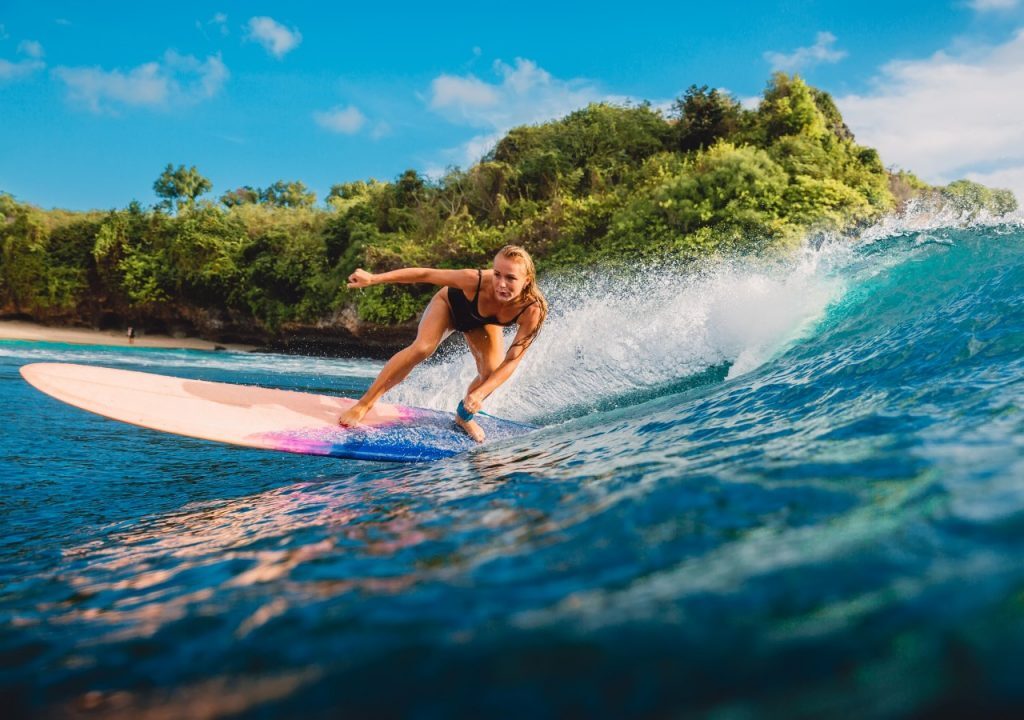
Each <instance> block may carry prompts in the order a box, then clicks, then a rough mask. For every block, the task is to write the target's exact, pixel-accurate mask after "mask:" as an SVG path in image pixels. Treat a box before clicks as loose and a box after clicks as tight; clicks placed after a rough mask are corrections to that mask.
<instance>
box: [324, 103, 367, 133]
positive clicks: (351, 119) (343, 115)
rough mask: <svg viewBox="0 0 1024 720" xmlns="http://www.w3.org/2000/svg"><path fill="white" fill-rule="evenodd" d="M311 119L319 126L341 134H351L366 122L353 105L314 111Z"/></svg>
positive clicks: (364, 117)
mask: <svg viewBox="0 0 1024 720" xmlns="http://www.w3.org/2000/svg"><path fill="white" fill-rule="evenodd" d="M313 119H314V120H315V121H316V124H317V125H319V126H320V127H322V128H324V129H326V130H330V131H331V132H336V133H342V134H343V135H353V134H355V133H357V132H359V131H360V130H361V129H362V127H363V125H365V124H366V116H365V115H363V114H362V113H361V112H359V108H357V107H355V106H354V105H349V106H348V107H347V108H340V107H336V108H333V109H332V110H327V111H326V112H315V113H313Z"/></svg>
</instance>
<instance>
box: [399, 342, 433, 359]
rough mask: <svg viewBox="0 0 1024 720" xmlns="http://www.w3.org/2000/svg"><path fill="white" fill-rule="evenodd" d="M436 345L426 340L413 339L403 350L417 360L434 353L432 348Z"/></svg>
mask: <svg viewBox="0 0 1024 720" xmlns="http://www.w3.org/2000/svg"><path fill="white" fill-rule="evenodd" d="M436 348H437V345H436V344H434V343H431V342H429V341H426V340H415V341H413V343H412V344H411V345H410V346H409V347H407V348H406V349H405V350H406V352H407V353H409V354H410V355H411V356H412V357H414V358H416V361H417V362H420V361H422V360H426V359H427V358H428V357H430V356H431V355H433V354H434V350H435V349H436Z"/></svg>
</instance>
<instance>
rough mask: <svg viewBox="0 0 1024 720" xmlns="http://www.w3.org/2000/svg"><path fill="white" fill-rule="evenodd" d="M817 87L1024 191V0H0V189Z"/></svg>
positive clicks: (941, 178)
mask: <svg viewBox="0 0 1024 720" xmlns="http://www.w3.org/2000/svg"><path fill="white" fill-rule="evenodd" d="M774 69H783V70H786V71H790V72H799V73H800V74H801V75H803V76H804V77H805V78H807V80H808V81H809V82H811V83H812V84H814V85H816V86H818V87H821V88H823V89H825V90H828V91H829V92H831V93H832V94H833V96H834V97H835V98H836V100H837V102H838V103H839V106H840V109H841V110H842V111H843V113H844V115H845V117H846V118H847V121H848V123H849V125H850V126H851V128H852V129H853V131H854V132H855V133H856V135H857V137H858V140H860V141H861V142H863V143H865V144H868V145H872V146H875V147H877V148H878V149H879V150H880V151H881V153H882V158H883V160H884V161H885V162H886V163H887V164H890V165H897V166H900V167H904V168H907V169H911V170H914V171H915V172H917V173H918V174H920V175H921V176H922V177H924V178H925V179H928V180H930V181H932V182H946V181H949V180H951V179H955V178H957V177H965V176H966V177H971V178H972V179H977V180H980V181H982V182H987V183H992V184H995V185H997V186H1001V187H1011V188H1013V189H1014V190H1016V192H1017V193H1018V196H1019V197H1020V198H1021V199H1022V200H1024V122H1022V121H1021V119H1022V118H1024V95H1022V94H1021V92H1020V88H1021V87H1024V1H1022V0H957V1H955V2H949V1H946V0H929V1H927V2H926V1H924V0H921V1H918V0H906V1H900V0H889V1H888V2H874V1H872V0H865V1H863V2H860V3H836V2H812V1H810V0H792V1H790V2H729V1H728V0H723V1H722V2H718V3H706V2H673V3H651V4H643V3H635V4H630V3H623V2H618V3H607V4H606V3H601V2H590V3H573V4H564V3H552V2H532V1H531V0H525V1H518V2H516V3H459V2H450V3H445V4H436V3H409V4H404V3H401V2H389V3H359V4H358V5H356V6H348V5H347V4H344V5H343V4H337V5H334V6H332V5H331V4H329V3H303V2H293V3H260V2H247V3H232V2H222V3H190V2H178V3H175V4H173V5H171V6H167V5H159V6H147V5H146V4H143V3H132V4H129V3H120V2H116V3H115V2H106V3H102V2H101V3H88V4H87V3H81V2H47V3H39V2H25V1H23V0H0V190H2V191H5V192H10V193H12V194H14V195H15V197H17V198H18V199H20V200H23V201H27V202H31V203H34V204H37V205H40V206H43V207H66V208H71V209H78V210H81V209H88V208H103V209H106V208H112V207H123V206H124V205H126V204H127V203H128V202H130V201H131V200H133V199H135V200H139V201H141V202H143V203H145V204H149V203H152V202H154V201H155V197H154V195H153V191H152V184H153V181H154V179H155V178H156V177H157V176H158V175H159V174H160V172H161V171H162V169H163V168H164V166H166V165H167V163H173V164H175V165H177V164H185V165H196V166H197V167H198V168H199V170H200V171H201V172H202V173H203V174H204V175H206V176H207V177H209V178H210V180H211V181H212V182H213V185H214V192H213V196H219V195H220V194H221V193H223V192H225V191H227V190H229V189H232V188H235V187H238V186H241V185H253V186H266V185H269V184H271V183H273V182H275V181H276V180H302V181H303V182H305V183H306V184H307V185H308V186H309V187H311V188H312V189H313V190H315V191H316V192H317V193H318V195H319V196H320V197H321V198H322V197H324V195H326V193H327V191H328V190H329V188H330V186H331V185H332V184H334V183H338V182H345V181H349V180H356V179H366V178H370V177H375V178H378V179H382V180H390V179H393V178H394V177H395V176H396V175H398V174H399V173H401V172H402V171H403V170H405V169H406V168H414V169H416V170H419V171H421V172H426V173H432V174H436V173H438V172H440V171H443V169H444V168H445V167H446V166H449V165H461V166H463V167H465V166H466V165H468V164H470V163H471V162H472V161H473V160H474V159H476V158H477V157H479V155H480V154H481V153H482V152H484V151H486V150H487V149H488V147H489V146H490V144H492V143H493V142H494V140H495V139H497V138H498V137H500V136H501V134H502V133H503V132H504V131H506V130H507V129H508V128H509V127H512V126H514V125H518V124H523V123H534V122H541V121H544V120H547V119H550V118H552V117H558V116H561V115H564V114H565V113H567V112H570V111H571V110H573V109H575V108H577V107H581V106H583V105H585V104H587V103H588V102H593V101H612V102H627V101H633V102H635V101H640V100H649V101H651V102H652V103H654V104H655V105H667V104H668V103H670V102H671V100H672V99H673V98H675V97H677V96H678V95H680V94H681V93H682V92H683V91H684V90H685V89H686V88H687V87H688V86H689V85H690V84H693V83H696V84H707V85H710V86H713V87H719V88H723V89H727V90H728V91H730V92H732V93H734V94H735V95H736V96H737V97H739V98H741V99H744V100H748V101H749V99H750V98H754V97H756V96H757V95H758V94H759V93H760V92H761V90H762V89H763V88H764V85H765V83H766V81H767V79H768V77H769V76H770V74H771V72H772V71H773V70H774Z"/></svg>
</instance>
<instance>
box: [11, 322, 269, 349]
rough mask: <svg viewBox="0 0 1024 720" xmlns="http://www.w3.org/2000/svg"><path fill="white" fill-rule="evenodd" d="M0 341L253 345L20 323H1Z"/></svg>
mask: <svg viewBox="0 0 1024 720" xmlns="http://www.w3.org/2000/svg"><path fill="white" fill-rule="evenodd" d="M0 340H29V341H32V342H54V343H72V344H76V345H114V346H124V347H127V346H128V345H132V347H144V348H165V349H175V350H217V349H224V350H232V351H234V352H249V351H251V350H255V349H256V346H254V345H239V344H235V343H214V342H210V341H209V340H200V339H199V338H191V337H182V338H177V337H171V336H170V335H154V334H142V333H141V332H140V333H136V336H135V342H134V343H129V342H128V337H127V336H126V335H125V333H123V332H121V331H118V330H89V329H86V328H54V327H47V326H45V325H39V324H37V323H32V322H26V321H23V320H0Z"/></svg>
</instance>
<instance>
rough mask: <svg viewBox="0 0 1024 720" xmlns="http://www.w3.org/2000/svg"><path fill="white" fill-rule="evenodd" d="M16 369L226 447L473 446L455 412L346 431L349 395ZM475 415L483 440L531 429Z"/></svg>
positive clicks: (91, 401)
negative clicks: (341, 423) (343, 416)
mask: <svg viewBox="0 0 1024 720" xmlns="http://www.w3.org/2000/svg"><path fill="white" fill-rule="evenodd" d="M21 375H22V377H24V378H25V380H27V381H28V382H29V383H30V384H31V385H32V386H34V387H35V388H36V389H38V390H41V391H42V392H44V393H46V394H47V395H50V396H52V397H55V398H57V399H58V400H60V401H62V402H65V403H67V404H69V405H74V406H75V407H78V408H81V409H82V410H88V411H89V412H93V413H96V414H98V415H102V416H104V417H108V418H112V419H114V420H120V421H122V422H126V423H131V424H132V425H139V426H141V427H144V428H149V429H151V430H159V431H162V432H167V433H174V434H176V435H186V436H188V437H193V438H200V439H202V440H213V441H215V442H221V443H228V444H231V445H242V446H245V447H252V448H262V449H265V450H279V451H284V452H291V453H301V454H304V455H329V456H331V457H340V458H354V459H359V460H386V461H397V462H423V461H430V460H439V459H441V458H445V457H450V456H452V455H455V454H457V453H460V452H463V451H465V450H468V449H470V448H473V447H478V444H477V443H476V442H474V441H473V440H472V439H471V438H470V437H469V436H467V435H466V434H465V433H464V432H462V431H461V430H460V429H459V428H458V427H457V426H456V425H455V418H454V415H453V414H451V413H446V412H440V411H438V410H427V409H425V408H415V407H405V406H402V405H387V404H383V403H378V404H377V405H376V406H375V407H374V408H373V410H371V411H370V412H369V413H368V414H367V416H366V418H365V420H364V424H363V425H362V426H360V427H358V428H344V427H340V426H339V425H338V424H337V421H338V417H340V416H341V414H342V413H343V412H344V411H345V410H347V409H348V408H349V407H351V406H352V405H353V404H354V403H355V400H353V399H351V398H342V397H332V396H329V395H315V394H311V393H303V392H295V391H292V390H277V389H273V388H265V387H258V386H252V385H238V384H233V383H222V382H210V381H208V380H189V379H187V378H180V377H172V376H169V375H157V374H154V373H145V372H137V371H134V370H118V369H115V368H107V367H99V366H95V365H76V364H70V363H33V364H31V365H25V366H23V367H22V368H21ZM477 422H479V423H480V426H481V427H482V428H483V429H484V431H485V432H486V433H487V439H488V440H489V441H490V440H495V439H502V438H509V437H515V436H518V435H523V434H524V433H527V432H530V431H531V430H535V429H536V428H535V427H534V426H532V425H527V424H524V423H518V422H514V421H511V420H502V419H501V418H496V417H493V416H491V415H486V414H484V413H478V414H477Z"/></svg>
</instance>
